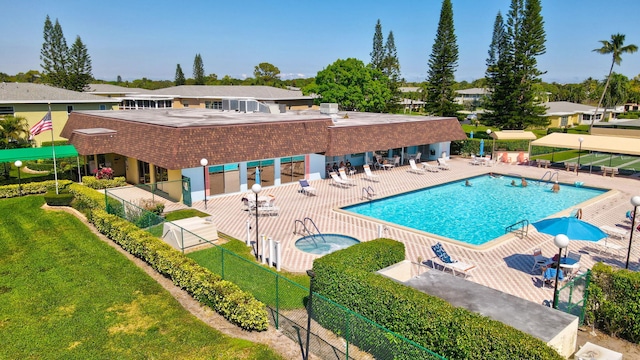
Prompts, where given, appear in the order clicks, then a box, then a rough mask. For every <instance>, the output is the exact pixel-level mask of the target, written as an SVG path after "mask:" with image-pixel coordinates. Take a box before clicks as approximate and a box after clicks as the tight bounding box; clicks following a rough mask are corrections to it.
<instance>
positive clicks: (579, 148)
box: [576, 137, 584, 176]
mask: <svg viewBox="0 0 640 360" xmlns="http://www.w3.org/2000/svg"><path fill="white" fill-rule="evenodd" d="M583 141H584V138H583V137H579V138H578V142H579V143H580V146H579V147H578V167H577V168H576V176H578V174H580V153H581V152H582V142H583Z"/></svg>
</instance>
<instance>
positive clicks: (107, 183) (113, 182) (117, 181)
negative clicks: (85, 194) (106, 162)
mask: <svg viewBox="0 0 640 360" xmlns="http://www.w3.org/2000/svg"><path fill="white" fill-rule="evenodd" d="M82 183H83V184H84V185H85V186H87V187H90V188H92V189H96V190H100V189H109V188H114V187H120V186H126V185H127V180H126V179H125V177H124V176H116V177H114V178H113V179H98V178H96V177H95V176H83V177H82Z"/></svg>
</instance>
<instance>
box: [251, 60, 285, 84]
mask: <svg viewBox="0 0 640 360" xmlns="http://www.w3.org/2000/svg"><path fill="white" fill-rule="evenodd" d="M253 76H254V77H255V79H256V84H258V85H270V86H274V85H276V84H277V83H278V82H279V81H280V69H278V67H277V66H275V65H272V64H269V63H268V62H263V63H260V64H258V65H257V66H256V67H254V68H253Z"/></svg>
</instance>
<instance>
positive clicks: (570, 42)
mask: <svg viewBox="0 0 640 360" xmlns="http://www.w3.org/2000/svg"><path fill="white" fill-rule="evenodd" d="M452 3H453V12H454V26H455V30H456V35H457V37H458V47H459V53H460V54H459V55H460V56H459V61H458V68H457V71H456V80H458V81H461V80H467V81H471V80H473V79H477V78H480V77H482V76H484V71H485V60H486V57H487V50H488V46H489V43H490V42H491V34H492V31H493V23H494V20H495V17H496V14H497V13H498V11H501V12H502V14H503V15H506V13H507V12H508V10H509V5H510V0H453V1H452ZM441 5H442V2H441V1H439V0H422V1H417V0H413V1H409V0H394V1H391V0H387V1H379V0H368V1H356V0H343V1H334V0H323V1H308V0H307V1H305V0H280V1H264V0H263V1H258V0H254V1H251V0H237V1H214V0H211V1H204V0H192V1H186V2H179V1H165V0H155V1H141V0H133V1H131V0H129V1H121V0H112V1H107V2H104V1H86V0H83V1H80V0H77V1H76V0H56V1H35V0H22V1H16V0H0V8H1V9H2V12H3V14H4V15H3V20H2V21H0V34H2V36H0V49H2V54H3V56H1V57H0V72H4V73H7V74H10V75H14V74H16V73H18V72H26V71H28V70H31V69H33V70H41V67H40V58H39V55H40V49H41V47H42V42H43V37H42V31H43V26H44V20H45V17H46V16H47V15H49V16H50V17H51V19H52V21H55V19H56V18H57V19H58V21H59V22H60V25H61V26H62V29H63V31H64V35H65V38H66V39H67V43H68V44H69V45H71V44H72V43H73V42H74V41H75V37H76V36H77V35H79V36H80V37H81V38H82V41H83V42H84V44H85V45H86V46H87V48H88V51H89V54H90V56H91V58H92V64H93V75H94V77H96V78H98V79H103V80H115V79H116V77H117V76H118V75H120V76H121V77H122V78H123V79H124V80H133V79H139V78H142V77H146V78H149V79H154V80H163V79H164V80H173V79H174V75H175V69H176V64H180V65H181V67H182V69H183V71H184V73H185V75H186V76H187V77H191V76H192V66H193V59H194V57H195V54H197V53H200V54H201V56H202V59H203V63H204V69H205V73H206V74H211V73H215V74H217V75H218V77H219V78H222V77H223V76H224V75H230V76H231V77H234V78H243V77H247V76H248V77H251V76H252V74H253V68H254V67H255V66H256V65H258V64H259V63H261V62H268V63H271V64H273V65H275V66H277V67H278V68H279V69H280V71H281V73H282V75H283V77H284V78H291V77H312V76H315V75H316V73H317V72H318V71H320V70H322V69H323V68H325V67H327V66H328V65H330V64H332V63H333V62H335V61H336V60H337V59H346V58H350V57H354V58H357V59H360V60H362V61H364V62H365V63H368V62H369V60H370V55H369V54H370V52H371V48H372V43H373V34H374V31H375V24H376V21H377V20H378V19H380V21H381V23H382V32H383V34H384V36H385V39H386V37H387V35H388V33H389V31H390V30H391V31H393V34H394V38H395V43H396V48H397V51H398V58H399V60H400V66H401V72H402V76H403V77H404V78H405V79H407V80H408V81H422V80H424V79H425V78H426V76H427V70H428V65H427V64H428V59H429V55H430V53H431V46H432V45H433V40H434V37H435V32H436V28H437V25H438V19H439V15H440V8H441ZM639 12H640V2H638V1H637V0H610V1H602V0H542V15H543V17H544V21H545V30H546V34H547V42H546V47H547V52H546V54H545V55H542V56H541V57H539V59H538V63H539V69H540V70H542V71H546V72H547V73H546V74H545V75H543V77H542V78H543V80H544V81H548V82H551V81H556V82H561V83H575V82H581V81H583V80H584V79H586V78H588V77H593V78H597V79H603V78H604V77H605V76H606V74H607V72H608V70H609V65H610V61H611V59H610V57H609V56H605V55H600V54H598V53H596V52H593V51H592V50H593V49H595V48H598V47H600V43H599V40H609V39H610V37H611V35H612V34H614V33H622V34H626V42H625V44H636V45H639V46H640V27H639V26H638V24H637V22H636V21H634V20H633V16H634V15H633V14H638V13H639ZM614 71H616V72H618V73H622V74H624V75H626V76H627V77H629V78H633V77H634V76H636V75H639V74H640V53H635V54H631V55H626V56H624V57H623V61H622V65H621V66H616V67H615V68H614Z"/></svg>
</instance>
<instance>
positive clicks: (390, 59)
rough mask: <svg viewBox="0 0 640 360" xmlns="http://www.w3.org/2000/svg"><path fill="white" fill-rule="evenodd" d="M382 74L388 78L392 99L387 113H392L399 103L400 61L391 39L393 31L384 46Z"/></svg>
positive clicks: (392, 38)
mask: <svg viewBox="0 0 640 360" xmlns="http://www.w3.org/2000/svg"><path fill="white" fill-rule="evenodd" d="M382 73H383V74H384V75H385V76H386V77H388V78H389V86H390V89H391V93H392V94H393V97H392V98H391V99H390V101H389V103H388V104H387V111H389V112H392V111H394V110H396V109H397V108H398V107H399V101H400V97H401V94H400V82H401V81H402V80H401V79H400V61H399V60H398V52H397V50H396V43H395V40H394V37H393V31H389V36H387V42H386V43H385V45H384V59H383V61H382Z"/></svg>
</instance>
